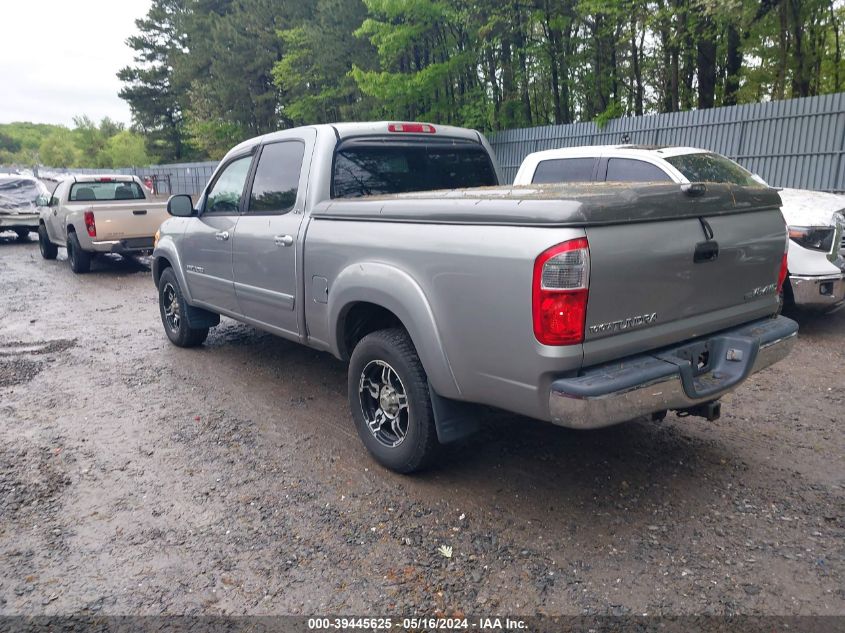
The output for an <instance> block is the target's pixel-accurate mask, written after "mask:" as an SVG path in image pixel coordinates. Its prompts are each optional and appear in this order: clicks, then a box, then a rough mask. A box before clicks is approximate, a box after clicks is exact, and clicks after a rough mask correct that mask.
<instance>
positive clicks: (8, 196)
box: [0, 176, 49, 215]
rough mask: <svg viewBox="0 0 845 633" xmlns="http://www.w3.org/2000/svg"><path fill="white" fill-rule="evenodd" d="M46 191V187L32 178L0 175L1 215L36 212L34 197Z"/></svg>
mask: <svg viewBox="0 0 845 633" xmlns="http://www.w3.org/2000/svg"><path fill="white" fill-rule="evenodd" d="M48 193H49V192H48V191H47V188H46V187H45V186H44V185H43V184H41V182H39V181H38V180H35V179H34V178H28V177H26V176H0V213H2V214H3V215H20V214H29V213H38V207H37V206H36V205H35V199H36V198H38V196H41V195H48Z"/></svg>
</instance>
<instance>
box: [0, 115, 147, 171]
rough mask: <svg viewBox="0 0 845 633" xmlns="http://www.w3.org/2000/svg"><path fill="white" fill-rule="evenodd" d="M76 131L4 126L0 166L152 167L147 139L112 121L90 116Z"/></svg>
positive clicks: (79, 120) (81, 120) (0, 136)
mask: <svg viewBox="0 0 845 633" xmlns="http://www.w3.org/2000/svg"><path fill="white" fill-rule="evenodd" d="M74 123H75V127H74V128H73V129H68V128H66V127H63V126H60V125H41V124H39V125H36V124H32V123H8V124H5V125H0V164H4V165H19V166H33V165H46V166H48V167H132V166H135V165H147V164H149V163H150V162H151V161H150V157H149V156H148V154H147V152H146V149H145V139H144V137H143V136H142V135H140V134H138V133H137V132H134V131H130V130H126V129H124V126H123V124H122V123H116V122H114V121H112V120H111V119H109V118H105V119H103V120H102V121H101V122H100V124H99V125H98V124H96V123H94V122H93V121H92V120H91V119H90V118H88V117H87V116H80V117H75V118H74Z"/></svg>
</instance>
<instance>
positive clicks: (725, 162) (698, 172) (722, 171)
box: [664, 152, 763, 187]
mask: <svg viewBox="0 0 845 633" xmlns="http://www.w3.org/2000/svg"><path fill="white" fill-rule="evenodd" d="M664 160H665V161H666V162H667V163H669V164H670V165H672V167H674V168H675V169H677V170H678V171H679V172H681V173H682V174H683V175H684V178H686V179H687V180H689V181H690V182H714V183H719V184H733V185H742V186H744V187H762V186H763V184H762V183H760V182H759V181H758V180H756V179H755V178H754V176H752V174H751V172H749V171H746V170H745V169H743V168H742V167H740V166H739V165H737V164H736V163H735V162H733V161H732V160H730V159H729V158H725V157H724V156H720V155H719V154H713V153H710V152H707V153H699V154H681V155H679V156H668V157H666V158H665V159H664Z"/></svg>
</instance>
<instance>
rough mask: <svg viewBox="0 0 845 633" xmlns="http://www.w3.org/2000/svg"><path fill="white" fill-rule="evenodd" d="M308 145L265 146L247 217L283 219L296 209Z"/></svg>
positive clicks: (293, 143)
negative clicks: (277, 216)
mask: <svg viewBox="0 0 845 633" xmlns="http://www.w3.org/2000/svg"><path fill="white" fill-rule="evenodd" d="M304 154H305V145H304V144H303V143H302V142H300V141H285V142H282V143H271V144H270V145H265V146H264V149H263V150H261V157H260V158H259V159H258V167H256V169H255V178H254V180H253V183H252V191H251V192H250V195H249V207H248V209H247V213H255V214H258V213H268V214H274V215H281V214H283V213H287V212H288V211H290V210H291V209H293V207H294V205H295V204H296V193H297V190H298V189H299V175H300V172H301V171H302V157H303V155H304Z"/></svg>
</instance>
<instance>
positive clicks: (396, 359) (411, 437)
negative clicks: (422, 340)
mask: <svg viewBox="0 0 845 633" xmlns="http://www.w3.org/2000/svg"><path fill="white" fill-rule="evenodd" d="M385 366H386V367H387V368H388V369H389V370H391V371H392V372H393V374H392V376H394V377H395V378H394V379H392V380H391V378H390V377H389V376H388V379H387V380H383V377H384V374H383V372H384V371H385V369H384V367H385ZM379 372H382V373H381V374H379ZM376 374H379V379H380V380H381V387H379V386H378V385H377V384H375V382H374V381H373V380H372V376H374V375H376ZM395 379H398V383H397V381H396V380H395ZM386 386H387V387H388V389H387V391H386V392H385V390H384V387H386ZM348 388H349V406H350V408H351V410H352V417H353V418H354V420H355V427H356V428H357V429H358V435H359V436H360V437H361V441H362V442H364V446H366V447H367V450H369V451H370V453H371V454H372V455H373V457H374V458H375V459H376V461H378V462H379V463H380V464H382V465H383V466H385V467H387V468H389V469H390V470H393V471H396V472H398V473H412V472H415V471H418V470H421V469H423V468H425V467H426V466H428V465H430V464H431V463H432V461H434V459H435V458H436V457H437V454H438V453H439V450H440V444H439V443H438V441H437V430H436V428H435V426H434V411H433V410H432V405H431V395H430V393H429V390H428V379H427V378H426V375H425V370H424V369H423V366H422V363H421V362H420V358H419V356H418V355H417V350H416V349H415V348H414V344H413V343H412V342H411V337H410V336H408V333H407V332H406V331H405V330H403V329H390V330H379V331H377V332H373V333H372V334H368V335H367V336H365V337H364V338H363V339H361V341H360V342H359V343H358V345H356V346H355V350H354V351H353V352H352V358H351V359H350V361H349V377H348ZM373 391H378V393H379V394H381V395H380V396H379V397H376V396H375V395H373ZM402 396H404V402H405V406H404V408H402V405H401V404H400V403H401V401H402ZM382 398H386V399H382ZM391 399H394V401H393V402H391ZM393 407H396V410H395V411H394V410H393ZM365 411H366V413H365ZM379 412H381V416H379V415H378V413H379ZM391 414H392V415H393V417H389V416H390V415H391ZM365 416H367V418H365ZM368 419H369V420H370V421H372V422H373V423H374V424H376V423H378V421H379V420H382V424H381V426H380V427H379V430H371V427H370V425H369V423H368ZM394 421H395V422H396V425H395V426H394ZM387 425H390V428H387ZM403 430H404V435H402V431H403ZM400 436H401V439H399V438H400ZM396 440H399V441H398V443H395V442H396ZM391 443H394V445H390V444H391Z"/></svg>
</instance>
